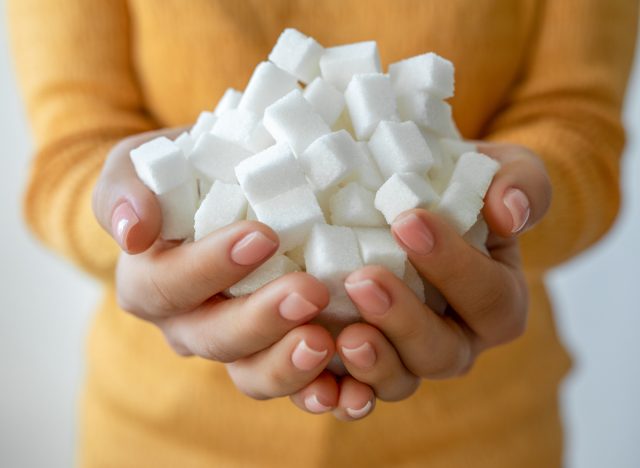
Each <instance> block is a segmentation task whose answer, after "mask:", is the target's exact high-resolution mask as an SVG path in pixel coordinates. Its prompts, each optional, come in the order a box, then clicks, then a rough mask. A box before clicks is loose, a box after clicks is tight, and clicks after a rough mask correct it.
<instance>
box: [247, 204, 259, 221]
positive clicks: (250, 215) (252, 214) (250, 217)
mask: <svg viewBox="0 0 640 468" xmlns="http://www.w3.org/2000/svg"><path fill="white" fill-rule="evenodd" d="M247 220H248V221H258V216H257V215H256V212H255V211H253V208H251V205H248V206H247Z"/></svg>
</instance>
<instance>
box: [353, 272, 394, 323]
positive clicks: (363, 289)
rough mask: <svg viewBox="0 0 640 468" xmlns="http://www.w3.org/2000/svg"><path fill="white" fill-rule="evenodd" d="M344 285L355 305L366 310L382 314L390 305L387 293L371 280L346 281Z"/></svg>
mask: <svg viewBox="0 0 640 468" xmlns="http://www.w3.org/2000/svg"><path fill="white" fill-rule="evenodd" d="M344 287H345V288H346V290H347V292H348V293H349V297H351V299H352V300H353V301H354V302H355V303H356V305H357V306H358V307H359V308H361V309H362V310H364V311H366V312H369V313H372V314H376V315H382V314H384V313H385V312H386V311H387V310H389V307H391V299H390V298H389V295H388V294H387V293H386V292H385V291H384V290H383V289H382V288H381V287H380V286H378V285H377V284H376V282H375V281H373V280H370V279H366V280H362V281H358V282H356V283H349V282H347V283H345V284H344Z"/></svg>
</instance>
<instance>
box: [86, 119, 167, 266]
mask: <svg viewBox="0 0 640 468" xmlns="http://www.w3.org/2000/svg"><path fill="white" fill-rule="evenodd" d="M178 132H179V130H159V131H154V132H148V133H143V134H140V135H136V136H133V137H129V138H126V139H124V140H122V141H121V142H120V143H118V144H117V145H116V146H114V147H113V149H112V150H111V151H110V153H109V155H108V156H107V159H106V162H105V165H104V168H103V169H102V173H101V174H100V178H99V179H98V182H97V184H96V187H95V189H94V192H93V211H94V214H95V216H96V218H97V220H98V222H99V223H100V225H101V226H102V227H103V228H104V229H105V230H106V231H107V232H108V233H109V234H111V236H112V237H113V238H114V239H115V240H116V241H117V242H118V244H119V245H120V247H121V248H122V249H123V250H124V251H125V252H128V253H131V254H135V253H140V252H143V251H145V250H147V249H148V248H149V247H150V246H151V245H152V244H153V242H154V241H155V240H156V238H157V237H158V235H159V233H160V228H161V224H162V214H161V211H160V205H159V204H158V202H157V200H156V197H155V195H154V194H153V192H152V191H151V190H149V189H148V188H147V187H145V185H144V184H143V183H142V182H141V181H140V179H138V176H137V175H136V172H135V169H134V168H133V163H132V162H131V159H130V157H129V152H130V151H131V150H132V149H134V148H137V147H138V146H140V145H141V144H143V143H145V142H146V141H148V140H151V139H153V138H156V137H158V136H162V135H164V136H169V137H173V136H174V135H177V134H178Z"/></svg>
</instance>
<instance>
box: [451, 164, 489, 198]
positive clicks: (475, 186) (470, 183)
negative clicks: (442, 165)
mask: <svg viewBox="0 0 640 468" xmlns="http://www.w3.org/2000/svg"><path fill="white" fill-rule="evenodd" d="M498 170H500V163H499V162H498V161H496V160H495V159H491V158H490V157H489V156H486V155H484V154H482V153H465V154H463V155H462V156H460V158H459V159H458V162H457V163H456V167H455V169H454V170H453V174H452V175H451V183H453V182H458V183H460V184H461V185H463V186H464V187H465V189H469V190H471V191H473V192H474V193H476V194H477V195H478V196H479V197H480V198H484V196H485V194H486V193H487V190H488V189H489V185H491V181H492V180H493V176H494V175H496V173H497V172H498Z"/></svg>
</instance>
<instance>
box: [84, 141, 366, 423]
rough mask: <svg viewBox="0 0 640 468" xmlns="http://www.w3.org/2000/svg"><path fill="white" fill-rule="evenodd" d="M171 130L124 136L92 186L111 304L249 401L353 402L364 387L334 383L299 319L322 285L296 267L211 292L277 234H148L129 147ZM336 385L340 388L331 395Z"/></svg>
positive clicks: (243, 228)
mask: <svg viewBox="0 0 640 468" xmlns="http://www.w3.org/2000/svg"><path fill="white" fill-rule="evenodd" d="M160 135H165V136H168V137H174V136H176V135H177V131H161V132H151V133H145V134H142V135H137V136H134V137H130V138H127V139H125V140H123V141H122V142H120V143H119V144H118V145H116V146H115V147H114V148H113V150H112V151H111V153H110V154H109V156H108V158H107V161H106V163H105V165H104V168H103V171H102V174H101V175H100V178H99V180H98V183H97V185H96V189H95V193H94V203H93V209H94V212H95V215H96V217H97V219H98V220H99V222H100V224H101V225H102V226H103V227H104V229H106V230H107V232H109V233H110V234H111V235H112V236H113V238H114V239H115V240H116V241H117V242H118V243H119V244H120V246H121V247H122V250H123V252H122V253H121V255H120V258H119V261H118V266H117V270H116V286H117V295H118V302H119V304H120V306H121V307H122V308H123V309H124V310H125V311H127V312H129V313H131V314H134V315H135V316H137V317H139V318H141V319H143V320H146V321H149V322H151V323H153V324H154V325H156V326H157V327H159V328H160V329H161V330H162V332H163V333H164V335H165V337H166V339H167V341H168V343H169V344H170V345H171V347H172V348H173V349H174V350H175V351H176V352H177V353H179V354H180V355H184V356H190V355H196V356H200V357H202V358H205V359H210V360H213V361H218V362H223V363H226V364H227V369H228V372H229V375H230V377H231V379H232V380H233V382H234V383H235V385H236V386H237V388H238V389H240V390H241V391H242V392H243V393H245V394H247V395H248V396H250V397H253V398H256V399H268V398H275V397H280V396H291V397H292V399H293V401H294V402H296V404H297V405H298V406H299V407H301V408H302V409H305V410H307V411H310V412H312V413H320V412H325V411H330V410H333V409H336V408H338V407H340V405H349V406H352V407H355V408H360V407H361V406H363V405H365V404H366V402H367V401H369V400H370V399H371V398H372V395H371V390H370V389H369V387H367V386H366V385H364V384H359V383H358V382H356V381H355V380H354V381H353V382H352V381H351V380H350V379H348V380H346V381H343V382H341V383H340V384H338V383H337V381H336V379H335V378H334V377H333V375H331V374H330V373H329V372H327V371H325V370H324V369H325V367H326V366H327V364H328V362H329V361H330V360H331V358H332V356H333V354H334V351H335V346H334V341H333V339H332V337H331V336H330V334H329V333H328V332H327V331H326V330H325V329H324V328H323V327H321V326H319V325H314V324H310V323H308V322H309V321H310V320H312V319H313V318H314V317H315V316H316V315H317V314H318V313H319V312H320V311H321V310H322V309H323V308H324V307H325V306H326V305H327V303H328V301H329V293H328V291H327V288H326V287H325V286H324V285H323V284H322V283H321V282H320V281H318V280H317V279H315V278H314V277H312V276H311V275H308V274H306V273H292V274H289V275H286V276H283V277H282V278H279V279H278V280H275V281H273V282H271V283H269V284H268V285H266V286H264V287H263V288H261V289H260V290H258V291H256V292H255V293H253V294H251V295H249V296H245V297H239V298H233V299H227V298H225V297H224V296H223V295H222V294H221V293H222V291H224V290H225V289H227V288H228V287H229V286H231V285H233V284H234V283H236V282H237V281H239V280H240V279H242V278H243V277H245V276H246V275H247V274H249V273H251V272H252V271H253V270H254V269H256V268H257V267H259V266H260V265H261V264H262V263H264V262H265V261H266V260H267V259H268V258H269V257H271V256H272V255H273V254H274V253H275V251H276V250H277V248H278V237H277V235H276V234H275V233H274V232H273V231H272V230H271V229H270V228H269V227H268V226H266V225H264V224H261V223H258V222H255V221H240V222H238V223H235V224H232V225H230V226H227V227H225V228H223V229H220V230H217V231H215V232H213V233H211V234H210V235H208V236H206V237H205V238H203V239H201V240H199V241H198V242H193V243H184V244H180V243H177V242H168V241H164V240H162V239H159V238H158V234H159V232H160V227H161V223H162V220H161V212H160V207H159V205H158V202H157V200H156V198H155V196H154V194H153V193H152V192H151V191H150V190H148V189H147V188H146V187H145V186H144V185H143V184H142V182H140V180H139V179H138V177H137V176H136V173H135V170H134V168H133V165H132V163H131V161H130V158H129V152H130V151H131V149H133V148H135V147H137V146H139V145H141V144H142V143H144V142H145V141H147V140H150V139H152V138H155V137H158V136H160ZM339 386H346V387H345V390H346V389H349V390H348V392H347V398H346V399H345V397H344V395H343V397H340V396H339V394H340V389H339Z"/></svg>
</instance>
